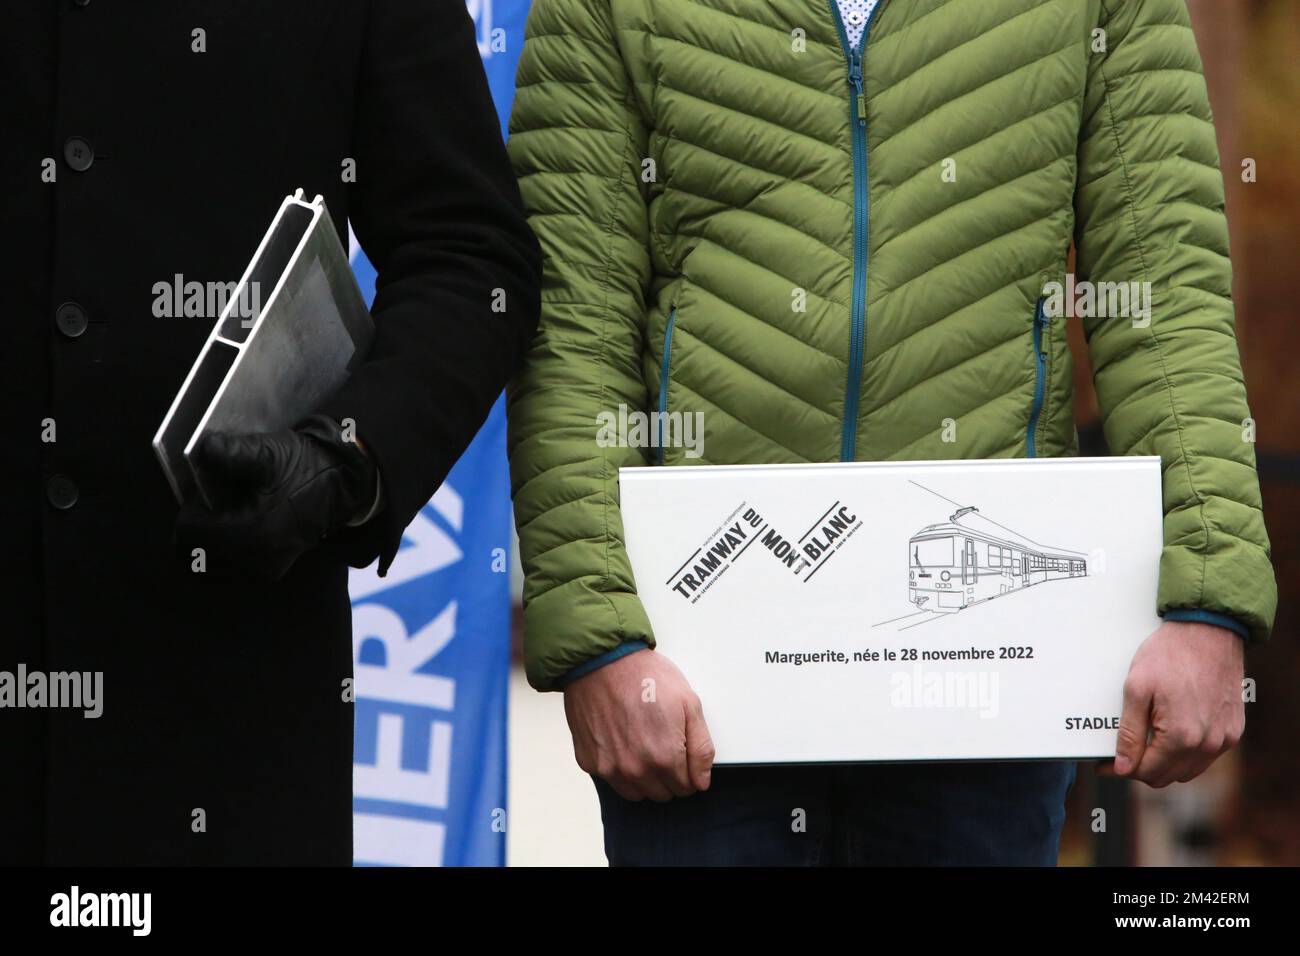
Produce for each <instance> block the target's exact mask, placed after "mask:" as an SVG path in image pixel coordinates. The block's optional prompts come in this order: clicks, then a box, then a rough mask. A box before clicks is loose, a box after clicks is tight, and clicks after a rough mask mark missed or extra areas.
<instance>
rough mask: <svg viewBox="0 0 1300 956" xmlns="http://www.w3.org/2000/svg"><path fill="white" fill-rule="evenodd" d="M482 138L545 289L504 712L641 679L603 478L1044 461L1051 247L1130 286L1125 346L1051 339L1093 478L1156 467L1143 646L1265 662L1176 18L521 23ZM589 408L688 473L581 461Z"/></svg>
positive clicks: (715, 7) (1251, 492) (1186, 68)
mask: <svg viewBox="0 0 1300 956" xmlns="http://www.w3.org/2000/svg"><path fill="white" fill-rule="evenodd" d="M510 125H511V135H510V142H509V148H510V155H511V157H512V159H513V162H514V167H515V171H516V173H517V175H518V176H519V179H520V184H521V189H522V192H523V197H524V201H525V204H526V206H527V208H528V211H529V214H530V221H531V224H532V227H533V229H534V230H535V231H536V233H537V235H538V237H539V239H540V240H541V243H542V248H543V250H544V253H545V258H546V270H545V280H544V285H543V300H542V320H541V328H540V331H539V334H538V336H537V338H536V340H535V341H534V343H533V346H532V350H531V353H530V356H529V358H528V361H527V363H526V367H525V369H524V371H523V372H522V373H521V374H520V376H519V377H518V379H517V380H516V381H515V382H514V383H513V384H512V386H511V390H510V404H509V417H510V449H511V467H512V483H513V487H514V500H515V509H516V521H517V523H518V527H519V534H520V542H521V553H522V558H523V564H524V570H525V574H526V584H525V592H524V600H525V617H524V622H525V634H524V648H525V656H526V659H527V667H528V676H529V679H530V681H531V682H532V683H533V685H534V686H535V687H538V688H541V689H551V688H555V687H561V686H563V685H564V683H565V682H566V680H571V679H573V677H575V676H576V675H578V674H581V673H585V672H587V671H588V670H590V669H591V668H592V667H594V666H598V665H599V664H600V663H602V662H604V661H607V660H610V659H613V658H614V657H617V656H618V655H619V654H621V653H624V652H627V651H629V650H631V649H634V648H640V647H643V646H646V645H653V641H654V637H653V634H652V632H651V627H650V623H649V621H648V620H647V618H646V614H645V611H644V609H643V608H642V606H641V603H640V601H639V599H638V598H637V594H636V584H635V582H634V580H633V577H632V573H631V569H630V567H629V564H628V558H627V554H626V551H625V549H624V544H623V527H622V522H621V520H620V515H619V491H618V469H619V468H620V467H622V466H627V465H645V464H655V463H662V464H664V465H669V466H672V465H686V464H724V463H736V462H804V461H809V462H820V461H835V460H854V459H856V460H882V459H929V460H935V459H950V458H999V457H1026V456H1035V455H1037V456H1048V455H1070V454H1073V453H1075V451H1076V448H1077V434H1076V432H1075V429H1074V420H1073V411H1072V396H1071V378H1072V376H1071V368H1070V366H1071V360H1070V352H1069V349H1068V346H1067V342H1066V335H1065V328H1064V323H1065V321H1067V319H1066V318H1065V317H1063V316H1061V315H1059V311H1060V310H1059V309H1056V308H1052V307H1049V306H1048V304H1047V303H1046V302H1045V297H1047V296H1049V293H1048V292H1047V291H1046V290H1048V289H1050V288H1051V284H1052V283H1061V284H1064V283H1065V281H1066V272H1067V255H1068V252H1069V248H1070V245H1071V241H1072V240H1073V242H1074V245H1075V249H1076V262H1075V267H1074V271H1075V273H1076V274H1077V275H1076V278H1077V279H1078V280H1079V281H1081V282H1082V281H1087V282H1092V283H1107V282H1112V283H1150V285H1149V286H1147V287H1146V288H1149V289H1150V295H1151V299H1150V304H1151V310H1150V315H1151V320H1150V322H1149V323H1143V322H1141V321H1134V320H1133V319H1131V318H1127V317H1085V318H1082V319H1074V321H1082V322H1083V331H1084V336H1085V338H1086V339H1087V342H1088V348H1089V353H1090V356H1091V362H1092V366H1093V369H1094V374H1095V381H1096V388H1097V393H1098V396H1099V398H1100V401H1101V412H1102V418H1103V421H1104V426H1105V435H1106V439H1107V442H1108V443H1109V445H1110V448H1111V450H1112V452H1113V453H1114V454H1118V455H1159V456H1160V457H1161V459H1162V461H1163V465H1164V513H1165V517H1164V531H1165V547H1164V552H1163V556H1162V559H1161V566H1160V588H1159V594H1158V596H1157V601H1158V608H1157V610H1158V611H1159V612H1160V613H1161V614H1164V615H1165V616H1166V618H1176V619H1192V620H1197V619H1199V620H1208V621H1212V622H1215V623H1220V624H1223V625H1225V626H1229V627H1231V628H1233V629H1234V630H1237V631H1238V632H1239V633H1241V634H1243V635H1244V636H1247V637H1249V638H1251V639H1254V640H1259V639H1263V638H1264V637H1266V636H1267V634H1268V631H1269V629H1270V627H1271V624H1272V618H1273V613H1274V607H1275V603H1276V587H1275V584H1274V578H1273V572H1272V568H1271V565H1270V563H1269V547H1268V538H1267V535H1266V533H1265V530H1264V521H1263V516H1262V513H1261V511H1260V495H1259V485H1258V479H1257V477H1256V473H1255V458H1254V449H1253V445H1252V444H1251V442H1250V440H1248V437H1247V436H1248V434H1249V422H1247V419H1248V418H1249V415H1250V412H1249V410H1248V409H1247V406H1246V391H1245V386H1244V384H1243V381H1242V373H1241V366H1240V360H1239V357H1238V352H1237V345H1236V340H1235V337H1234V331H1233V309H1232V302H1231V300H1230V294H1231V269H1230V266H1229V261H1228V234H1227V228H1226V224H1225V220H1224V213H1223V206H1224V198H1223V180H1222V176H1221V173H1220V171H1219V162H1218V154H1217V148H1216V145H1215V137H1214V127H1213V125H1212V120H1211V116H1210V108H1209V104H1208V100H1207V96H1206V88H1205V81H1204V79H1203V78H1202V74H1201V62H1200V57H1199V54H1198V52H1197V48H1196V43H1195V40H1194V38H1193V35H1192V31H1191V28H1190V26H1189V21H1188V15H1187V10H1186V7H1185V5H1184V0H883V2H882V3H881V4H879V5H878V6H877V7H876V8H875V12H874V13H873V15H872V19H871V22H870V23H869V24H868V28H867V31H866V36H865V38H864V39H863V40H862V41H861V43H860V45H859V47H858V48H856V49H851V48H850V47H849V45H848V40H847V34H846V33H845V31H844V27H843V24H842V23H841V22H840V16H839V12H838V9H837V7H836V4H835V2H834V0H767V2H762V3H760V2H756V0H534V4H533V9H532V12H531V15H530V16H529V20H528V30H527V39H526V43H525V47H524V50H523V54H522V59H521V60H520V64H519V74H518V94H517V97H516V100H515V107H514V113H513V115H512V117H511V124H510ZM620 406H622V408H623V410H624V412H627V411H656V410H662V411H668V412H682V413H687V414H689V413H695V412H703V413H704V415H703V422H704V426H705V427H704V433H703V445H702V451H703V454H701V455H699V456H698V457H693V455H694V451H693V450H692V449H689V448H682V447H670V448H662V449H661V448H656V447H639V448H638V447H623V446H619V445H614V444H611V443H610V442H608V441H600V440H598V433H599V428H600V422H601V421H602V417H601V416H602V415H606V416H608V415H614V416H617V415H619V414H620ZM606 420H607V419H606ZM697 450H698V449H697ZM688 453H689V454H688Z"/></svg>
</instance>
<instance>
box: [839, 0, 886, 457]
mask: <svg viewBox="0 0 1300 956" xmlns="http://www.w3.org/2000/svg"><path fill="white" fill-rule="evenodd" d="M827 2H828V3H829V4H830V8H831V15H832V16H833V17H834V18H835V29H836V30H837V31H838V32H839V35H840V46H842V47H843V48H844V54H845V56H847V57H848V62H849V124H850V127H851V129H852V132H853V307H852V328H851V330H850V333H849V379H848V383H847V384H846V385H845V390H844V430H843V433H842V434H841V436H840V460H841V461H853V460H854V459H855V458H856V457H857V442H858V402H859V397H860V395H861V392H862V357H863V351H864V350H865V340H866V336H867V233H868V222H867V102H866V99H865V98H864V97H863V93H862V51H863V50H865V49H866V47H867V37H868V36H870V35H871V24H872V22H873V21H874V20H875V19H876V14H877V13H879V12H880V8H881V7H883V6H884V5H885V0H880V3H878V4H876V6H875V8H874V9H873V10H872V11H871V15H870V16H869V17H867V23H866V26H865V27H864V28H863V30H862V38H861V39H860V40H859V41H858V45H857V46H856V47H853V46H850V44H849V36H848V33H846V32H845V30H844V20H843V19H842V18H841V17H840V8H839V4H838V3H836V0H827Z"/></svg>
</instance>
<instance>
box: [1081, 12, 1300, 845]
mask: <svg viewBox="0 0 1300 956" xmlns="http://www.w3.org/2000/svg"><path fill="white" fill-rule="evenodd" d="M1188 6H1189V8H1190V9H1191V13H1192V21H1193V25H1194V26H1195V29H1196V37H1197V40H1198V42H1199V43H1200V47H1201V56H1202V57H1203V59H1204V60H1205V74H1206V79H1207V82H1208V84H1209V89H1210V102H1211V105H1212V106H1213V108H1214V117H1215V122H1216V124H1217V128H1218V136H1219V152H1220V155H1221V158H1222V166H1223V174H1224V181H1225V186H1226V192H1227V203H1228V225H1229V228H1230V230H1231V241H1232V259H1233V272H1234V280H1233V285H1234V290H1233V295H1234V299H1235V301H1236V306H1237V337H1238V340H1239V343H1240V348H1241V359H1242V364H1243V366H1244V368H1245V372H1246V387H1247V391H1248V394H1249V398H1250V407H1251V413H1252V415H1253V416H1254V418H1255V420H1256V423H1257V428H1258V431H1257V443H1256V446H1255V453H1256V455H1257V458H1258V462H1259V476H1260V482H1261V484H1262V488H1263V496H1264V518H1265V521H1266V523H1267V526H1268V533H1269V538H1270V539H1271V540H1272V544H1273V566H1274V568H1275V570H1276V573H1277V582H1278V591H1279V598H1280V603H1279V607H1278V615H1277V627H1276V630H1275V632H1274V634H1273V638H1272V640H1270V641H1269V642H1268V644H1266V645H1264V646H1262V647H1258V648H1256V649H1254V650H1252V651H1250V652H1249V653H1248V654H1247V657H1246V673H1247V675H1248V676H1250V677H1253V678H1254V679H1255V681H1256V690H1257V700H1256V702H1254V703H1250V704H1247V707H1246V736H1245V738H1244V740H1243V741H1242V744H1241V745H1240V747H1239V748H1238V749H1237V750H1236V751H1235V752H1234V753H1230V754H1228V755H1227V756H1225V757H1223V758H1222V759H1220V760H1219V761H1218V763H1216V764H1215V766H1214V767H1213V768H1212V769H1211V770H1210V771H1209V772H1208V773H1206V774H1205V775H1204V776H1202V777H1201V778H1199V779H1197V780H1195V781H1193V782H1191V783H1189V784H1175V785H1174V786H1172V787H1169V788H1167V789H1165V790H1158V791H1156V790H1150V789H1148V788H1146V787H1141V786H1131V785H1129V784H1127V783H1124V782H1122V781H1115V780H1099V779H1098V778H1097V777H1096V775H1095V774H1094V773H1093V772H1092V768H1091V767H1090V766H1087V765H1081V766H1080V774H1079V785H1078V786H1076V788H1075V790H1074V793H1073V794H1072V796H1071V803H1070V815H1069V822H1068V824H1067V831H1066V834H1065V838H1064V840H1063V841H1062V847H1061V862H1062V863H1063V864H1072V865H1089V864H1094V863H1110V864H1116V865H1124V864H1128V865H1140V866H1154V865H1203V864H1219V865H1226V866H1242V865H1246V866H1250V865H1257V866H1270V865H1282V866H1295V865H1298V864H1300V761H1297V753H1298V752H1300V746H1298V743H1300V741H1298V740H1297V730H1300V696H1297V693H1296V689H1297V687H1300V654H1297V650H1296V640H1295V639H1296V631H1297V627H1298V626H1300V621H1298V620H1297V616H1296V610H1295V607H1296V604H1295V598H1296V597H1297V593H1298V591H1300V546H1298V542H1300V507H1298V505H1297V501H1298V499H1300V390H1298V389H1297V385H1298V384H1300V376H1298V375H1297V373H1296V367H1295V361H1296V356H1297V355H1298V354H1300V325H1298V324H1297V322H1296V318H1297V307H1296V304H1297V303H1300V261H1298V257H1297V251H1298V250H1300V180H1298V179H1297V176H1296V173H1297V171H1298V170H1300V72H1298V71H1297V65H1300V0H1188ZM1248 159H1253V160H1254V161H1255V168H1256V181H1255V182H1244V181H1243V179H1242V172H1243V166H1242V164H1243V163H1244V162H1245V161H1246V160H1248ZM1070 331H1071V335H1072V337H1073V344H1074V346H1075V361H1076V366H1075V368H1076V377H1077V381H1076V383H1075V389H1076V395H1077V396H1078V399H1077V402H1078V404H1077V415H1078V424H1079V434H1080V441H1081V443H1082V444H1083V453H1084V454H1104V453H1105V444H1104V441H1103V440H1102V438H1101V428H1100V424H1099V422H1098V418H1097V403H1096V397H1095V394H1094V392H1093V389H1092V372H1091V369H1090V368H1089V365H1088V360H1087V351H1086V349H1085V348H1084V347H1083V341H1082V337H1081V336H1080V334H1079V329H1078V323H1072V324H1071V326H1070ZM1097 808H1101V809H1103V810H1105V811H1106V817H1105V819H1106V830H1105V832H1104V833H1097V832H1094V824H1093V819H1094V816H1095V813H1094V811H1095V810H1096V809H1097Z"/></svg>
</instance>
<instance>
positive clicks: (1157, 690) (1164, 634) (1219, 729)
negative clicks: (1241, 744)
mask: <svg viewBox="0 0 1300 956" xmlns="http://www.w3.org/2000/svg"><path fill="white" fill-rule="evenodd" d="M1244 673H1245V664H1244V648H1243V641H1242V639H1241V638H1240V637H1238V636H1237V635H1236V634H1234V633H1233V632H1232V631H1229V630H1227V629H1226V628H1222V627H1216V626H1214V625H1213V624H1198V623H1192V622H1190V621H1166V622H1165V623H1164V624H1161V625H1160V627H1158V628H1157V629H1156V631H1155V633H1153V634H1152V635H1151V636H1150V637H1148V638H1147V639H1146V640H1145V641H1143V642H1142V646H1141V647H1139V648H1138V651H1137V654H1136V655H1134V657H1133V663H1132V664H1131V665H1130V667H1129V672H1128V678H1127V680H1125V682H1124V713H1123V715H1122V716H1121V717H1120V725H1119V744H1118V749H1117V751H1116V757H1115V762H1114V772H1115V773H1116V774H1117V775H1119V776H1121V777H1130V778H1132V779H1135V780H1141V781H1143V782H1144V783H1146V784H1148V785H1150V786H1152V787H1166V786H1168V785H1169V784H1171V783H1174V782H1175V781H1177V782H1179V783H1185V782H1187V781H1188V780H1191V779H1193V778H1194V777H1196V776H1198V775H1200V774H1201V773H1202V772H1203V771H1204V770H1205V769H1206V768H1207V767H1209V766H1210V764H1212V763H1214V761H1215V760H1216V759H1217V758H1218V757H1219V755H1220V754H1222V753H1224V752H1226V751H1227V750H1229V749H1231V748H1232V747H1233V746H1235V745H1236V743H1237V741H1238V740H1240V739H1241V735H1242V732H1243V731H1244V730H1245V727H1246V705H1245V703H1244V702H1243V700H1242V689H1241V681H1242V676H1243V675H1244Z"/></svg>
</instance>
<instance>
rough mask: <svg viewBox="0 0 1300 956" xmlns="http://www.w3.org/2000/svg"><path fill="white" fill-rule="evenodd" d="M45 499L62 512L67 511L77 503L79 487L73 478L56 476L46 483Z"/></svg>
mask: <svg viewBox="0 0 1300 956" xmlns="http://www.w3.org/2000/svg"><path fill="white" fill-rule="evenodd" d="M45 497H46V498H47V499H48V500H49V502H50V504H52V505H54V507H56V508H58V509H59V510H60V511H67V510H68V509H69V508H71V507H72V506H73V505H75V504H76V503H77V497H78V492H77V486H76V485H75V484H73V482H72V479H71V478H65V477H64V476H63V475H54V476H53V477H51V478H50V480H49V481H47V482H46V483H45Z"/></svg>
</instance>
